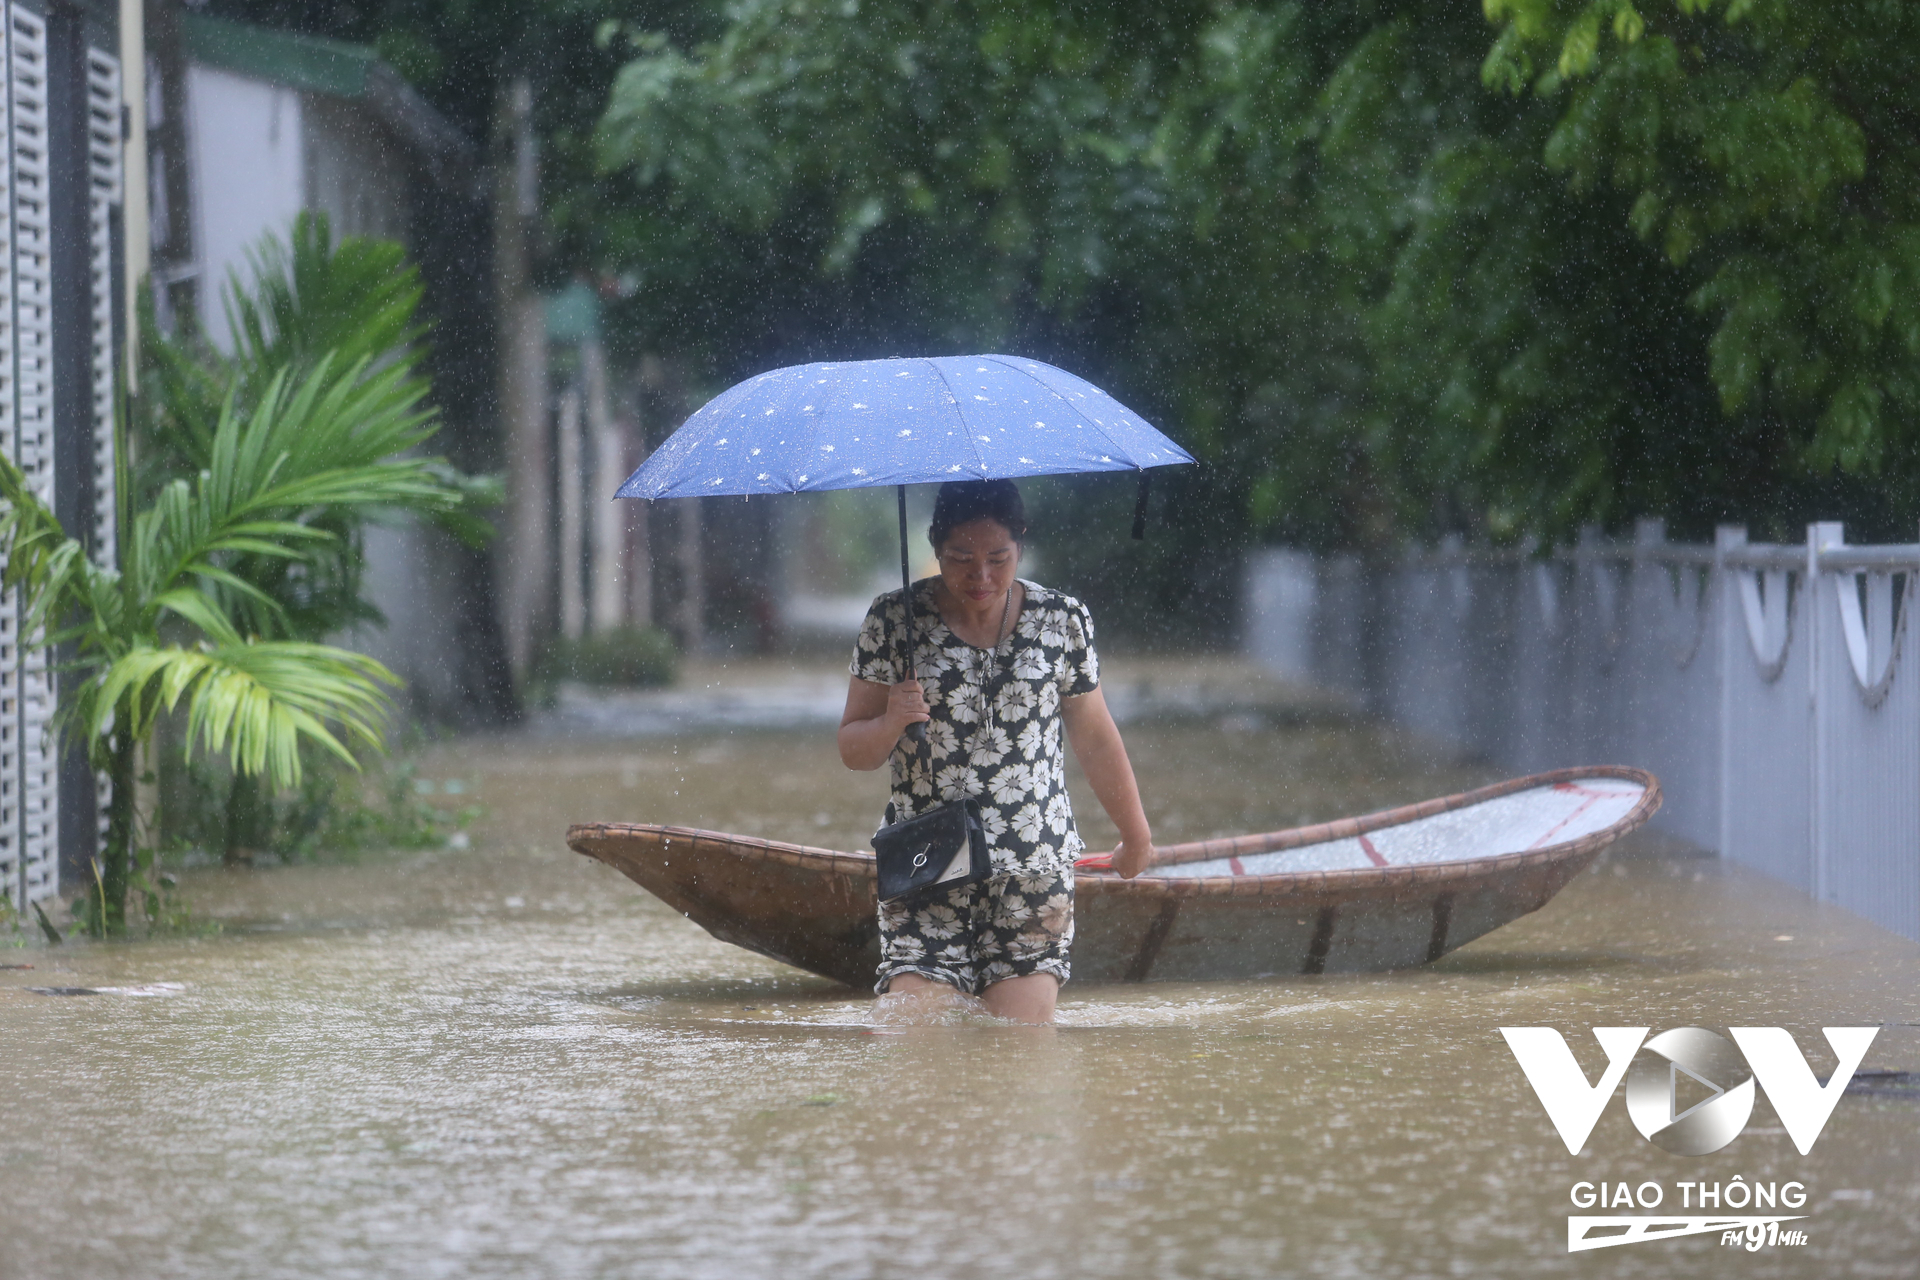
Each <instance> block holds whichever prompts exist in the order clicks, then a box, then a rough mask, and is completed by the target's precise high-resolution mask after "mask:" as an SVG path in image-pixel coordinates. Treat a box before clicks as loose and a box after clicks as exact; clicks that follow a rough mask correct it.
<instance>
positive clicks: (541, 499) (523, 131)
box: [493, 76, 554, 684]
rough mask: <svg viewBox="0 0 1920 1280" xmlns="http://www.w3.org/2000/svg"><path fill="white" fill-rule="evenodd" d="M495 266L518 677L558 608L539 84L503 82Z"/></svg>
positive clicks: (509, 586)
mask: <svg viewBox="0 0 1920 1280" xmlns="http://www.w3.org/2000/svg"><path fill="white" fill-rule="evenodd" d="M495 142H496V150H495V156H496V183H495V194H494V219H493V236H494V246H493V251H494V258H493V261H494V275H495V287H496V290H497V299H496V305H497V306H498V308H499V314H500V338H501V349H502V355H503V359H502V361H501V367H500V410H501V416H502V418H503V419H504V420H505V421H504V425H505V427H506V437H507V537H506V539H505V540H504V541H503V542H501V543H500V544H499V555H500V564H501V575H500V577H501V580H502V581H503V582H504V583H505V585H506V590H505V591H504V592H503V599H502V602H501V614H502V616H501V619H500V623H501V630H502V631H503V632H504V633H505V635H506V640H507V659H508V661H509V662H510V663H511V664H512V666H513V674H514V679H515V682H516V683H520V684H524V682H525V680H526V678H527V674H528V671H529V669H530V668H531V666H532V664H533V650H534V644H535V642H536V641H537V640H538V639H539V633H540V631H541V630H542V627H541V622H542V620H543V619H546V618H548V617H550V616H551V615H552V611H553V585H554V583H553V535H552V523H553V514H552V499H553V456H552V447H551V444H550V442H549V440H548V435H549V432H548V429H547V335H546V316H545V313H544V310H543V308H542V306H541V302H540V296H539V294H538V293H536V292H535V291H534V288H533V262H532V257H533V254H532V243H531V242H532V239H533V233H534V229H535V225H536V220H537V219H538V217H539V214H540V188H539V157H538V154H537V152H536V150H535V139H534V133H533V86H532V85H531V84H529V83H528V81H527V78H526V77H525V76H516V77H514V78H513V80H512V81H511V82H509V83H508V85H507V86H506V90H505V93H504V95H503V97H502V101H501V104H500V114H499V117H498V121H497V126H496V137H495Z"/></svg>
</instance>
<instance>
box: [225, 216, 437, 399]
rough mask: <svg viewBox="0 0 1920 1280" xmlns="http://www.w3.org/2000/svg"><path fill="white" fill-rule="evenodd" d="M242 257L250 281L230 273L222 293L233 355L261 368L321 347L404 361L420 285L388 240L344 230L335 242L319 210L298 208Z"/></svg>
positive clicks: (351, 358)
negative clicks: (289, 225) (284, 226)
mask: <svg viewBox="0 0 1920 1280" xmlns="http://www.w3.org/2000/svg"><path fill="white" fill-rule="evenodd" d="M247 261H248V265H249V267H250V268H251V275H252V277H253V279H252V284H251V287H250V288H249V287H247V286H246V285H245V284H243V283H242V281H241V279H240V276H239V274H238V273H235V274H234V275H233V276H232V277H231V278H230V279H229V280H228V282H227V287H226V289H225V290H224V293H223V297H222V303H223V305H224V306H225V308H226V312H227V327H228V329H229V331H230V332H232V333H233V334H234V335H235V338H236V340H237V341H238V344H239V348H240V359H242V360H244V361H246V362H247V363H250V364H253V365H256V366H258V367H260V368H269V369H270V368H296V369H297V368H303V367H307V366H310V365H312V364H313V363H315V362H316V361H317V360H318V359H319V358H320V357H321V356H323V355H325V354H327V353H332V354H333V355H334V356H335V357H336V358H337V360H338V363H339V364H340V365H341V366H342V367H345V366H349V365H352V364H353V363H355V362H356V361H359V360H361V359H367V360H372V361H381V360H385V359H395V358H399V359H402V360H405V361H406V362H408V363H411V360H410V357H411V355H412V350H411V349H412V346H413V344H414V342H416V341H417V340H418V339H419V338H420V336H421V335H422V334H423V333H425V331H426V329H425V326H423V325H421V324H419V323H418V322H417V321H416V320H415V314H416V312H417V311H418V308H419V305H420V298H421V294H422V287H421V284H420V273H419V271H418V269H417V268H415V267H412V266H409V265H408V264H407V261H406V253H405V250H404V249H402V248H401V246H400V245H399V244H398V243H397V242H395V241H392V240H376V239H371V238H368V237H366V236H345V237H342V238H341V240H340V241H339V243H338V244H335V243H334V240H333V229H332V226H331V224H330V223H329V221H328V219H327V215H326V214H324V213H312V212H308V213H302V214H300V216H299V217H297V218H296V219H294V223H293V235H292V238H291V242H290V243H283V242H282V241H281V240H280V239H279V238H278V237H277V236H272V235H269V236H266V237H264V238H263V239H262V240H261V241H260V243H259V244H258V245H256V246H255V247H254V248H252V249H250V250H248V251H247Z"/></svg>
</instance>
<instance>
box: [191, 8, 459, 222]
mask: <svg viewBox="0 0 1920 1280" xmlns="http://www.w3.org/2000/svg"><path fill="white" fill-rule="evenodd" d="M180 38H181V42H182V43H183V44H184V45H185V46H186V53H187V58H188V60H189V61H192V62H197V63H200V64H202V65H203V66H209V67H218V68H219V69H220V70H222V71H230V72H232V73H233V74H235V75H239V76H246V77H247V78H249V79H252V80H265V81H267V82H268V83H270V84H278V85H284V86H285V87H287V88H289V89H297V90H300V91H301V92H303V93H317V94H323V95H325V96H327V97H330V98H343V99H346V100H348V101H353V102H360V103H363V104H364V105H365V106H366V107H367V109H368V110H369V111H370V112H372V113H373V115H374V116H375V117H377V118H378V119H379V120H380V121H381V123H383V124H385V125H386V126H387V128H388V129H389V130H391V131H392V133H393V134H394V135H395V136H396V137H397V138H398V139H399V140H400V141H402V142H404V143H406V144H407V145H408V146H410V147H411V148H412V149H413V150H414V152H415V153H416V154H417V155H418V156H419V158H420V160H421V162H422V164H423V165H424V167H425V169H426V171H427V175H428V177H430V178H431V179H432V180H433V182H434V185H436V186H441V187H461V188H466V189H469V190H473V189H476V182H477V165H476V151H475V148H474V145H473V142H472V140H471V139H469V138H468V137H467V136H466V135H465V134H464V133H462V132H460V130H459V129H458V128H457V127H456V126H455V125H454V124H453V122H452V121H450V120H448V119H447V118H446V117H445V116H443V115H441V114H440V113H439V112H438V111H436V110H435V109H434V107H433V105H432V104H431V103H429V102H428V101H427V100H426V99H425V98H422V97H421V96H420V95H419V94H418V93H417V92H415V91H414V89H413V86H411V85H409V84H408V83H407V82H406V81H405V80H402V79H401V78H400V74H399V73H398V72H397V71H395V70H394V69H393V68H392V67H390V66H388V65H387V64H386V63H384V62H382V61H380V58H379V56H378V55H377V54H375V53H374V51H373V50H372V49H370V48H368V47H367V46H366V45H360V44H349V43H347V42H346V41H344V40H324V39H321V38H320V37H319V36H304V35H296V34H294V33H293V32H290V31H277V30H274V29H273V28H271V27H258V26H254V25H253V24H251V23H246V22H229V21H227V20H226V19H224V18H209V17H207V16H205V15H204V14H197V13H183V14H181V15H180Z"/></svg>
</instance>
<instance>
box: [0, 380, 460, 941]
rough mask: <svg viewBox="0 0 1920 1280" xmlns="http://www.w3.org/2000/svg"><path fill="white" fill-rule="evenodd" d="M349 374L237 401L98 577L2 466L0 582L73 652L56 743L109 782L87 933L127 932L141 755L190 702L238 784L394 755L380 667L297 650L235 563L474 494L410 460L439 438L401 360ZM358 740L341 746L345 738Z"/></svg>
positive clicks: (192, 730)
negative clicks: (340, 519) (159, 727)
mask: <svg viewBox="0 0 1920 1280" xmlns="http://www.w3.org/2000/svg"><path fill="white" fill-rule="evenodd" d="M368 366H369V360H368V358H367V357H365V356H362V357H361V358H360V359H359V360H358V361H356V362H354V364H352V365H351V366H348V367H347V368H345V369H341V368H339V367H338V366H337V364H336V361H335V359H334V358H333V357H331V356H322V357H321V358H320V359H319V360H318V361H317V362H316V363H315V364H314V365H313V367H312V368H311V369H310V370H309V371H308V372H306V373H305V374H303V375H300V376H297V377H296V376H294V375H293V374H292V373H291V372H290V371H288V370H282V371H281V372H280V373H278V374H276V375H275V376H273V377H272V378H271V379H269V380H268V381H267V383H266V385H265V386H264V387H263V388H262V389H261V390H260V392H259V394H258V397H257V399H256V400H255V401H254V403H253V404H252V406H251V408H250V409H247V410H242V409H241V408H239V407H238V406H237V405H236V402H235V398H234V396H232V395H229V396H228V398H227V400H226V402H225V404H224V405H223V407H222V409H221V412H220V413H219V415H218V417H217V418H216V420H215V422H214V424H213V427H212V430H211V431H210V432H209V433H208V435H207V439H206V465H205V467H204V468H203V469H201V470H200V471H199V472H198V474H197V475H194V476H192V477H191V478H188V477H178V478H175V479H172V480H170V481H168V482H166V483H165V484H164V485H163V486H162V487H161V488H160V490H159V492H158V493H157V495H156V496H155V497H154V499H153V500H152V502H151V503H150V504H148V505H147V506H145V508H144V509H143V510H141V511H140V512H139V513H138V514H137V515H136V516H134V518H133V520H132V521H131V524H130V526H129V527H128V528H126V529H125V530H124V531H123V535H122V538H121V541H120V559H121V563H120V566H119V567H118V568H108V567H103V566H101V565H98V564H95V563H94V562H93V561H92V560H91V559H90V558H89V556H88V554H87V549H86V547H85V546H84V545H83V543H82V542H80V541H79V540H77V539H75V538H73V537H71V536H70V535H69V533H68V531H67V530H65V529H63V528H62V527H61V525H60V523H59V521H58V519H57V518H56V517H55V516H54V514H53V512H52V511H51V510H50V509H49V508H48V507H47V505H46V504H45V503H44V502H42V501H41V500H40V498H39V497H38V496H37V495H36V494H35V493H34V491H33V489H32V487H31V485H30V484H29V483H28V482H27V479H26V477H25V476H24V475H23V474H22V473H21V472H20V470H19V469H18V468H17V467H15V466H14V465H12V464H11V463H10V462H7V461H6V460H5V459H3V458H0V499H4V502H5V508H4V510H3V511H0V556H4V557H5V559H6V571H5V578H4V585H5V586H6V587H9V588H12V587H18V588H20V589H21V591H22V599H23V602H24V605H25V610H24V612H23V617H22V626H21V632H20V634H21V635H22V637H23V638H26V640H27V643H30V644H38V645H42V646H54V645H71V649H70V650H69V651H68V652H70V653H71V655H72V656H71V658H70V660H69V661H68V662H67V663H66V664H65V666H64V667H63V674H62V685H63V693H64V694H65V695H66V696H64V697H63V698H62V706H61V712H60V716H61V720H60V728H61V729H62V731H63V732H78V733H80V734H81V735H83V736H84V738H85V740H86V742H87V744H88V748H89V753H90V757H91V759H92V762H93V764H94V766H95V767H96V768H98V769H102V770H104V771H105V773H106V774H107V777H108V779H109V781H110V783H111V786H112V797H111V801H110V805H109V816H108V829H107V836H106V841H105V847H104V849H103V851H102V857H101V864H100V872H99V876H98V879H97V883H96V885H95V886H94V887H93V888H92V889H91V890H90V891H89V922H90V924H91V925H92V927H93V928H94V929H95V931H97V932H118V931H120V930H121V929H123V928H124V927H125V923H126V895H127V889H128V884H129V874H130V871H131V869H132V867H133V865H134V864H133V858H134V830H133V796H134V782H135V767H136V766H135V761H136V753H137V750H138V748H139V746H140V745H141V744H142V743H145V742H147V741H149V740H150V739H151V738H152V736H153V733H154V730H155V727H156V724H157V723H158V721H159V719H160V718H161V716H162V715H164V714H166V713H168V712H170V711H172V710H173V709H174V708H176V707H180V706H182V705H184V708H185V721H186V748H187V751H188V752H189V754H191V753H192V752H193V751H194V750H196V749H200V750H204V751H205V752H207V753H210V754H213V753H222V752H224V753H225V755H226V756H227V760H228V763H229V764H230V766H231V768H232V770H233V772H234V774H235V776H236V777H258V778H263V779H265V780H267V781H268V782H269V783H270V784H271V785H273V786H275V787H285V786H291V785H295V784H297V783H298V781H299V779H300V775H301V769H302V763H301V748H302V746H303V745H307V746H311V747H316V748H319V749H322V750H324V751H325V752H327V753H330V754H332V755H333V756H336V757H338V758H339V759H341V760H343V761H345V762H346V763H347V764H349V765H353V764H354V757H353V753H352V751H351V750H350V747H349V744H350V743H357V744H359V745H362V746H366V747H370V748H374V749H379V748H380V747H381V746H382V742H383V728H384V718H385V715H386V712H387V710H388V705H389V704H388V698H387V693H386V688H387V687H388V686H392V685H394V684H396V683H397V681H396V680H395V678H394V676H393V675H392V674H391V673H390V672H388V671H387V670H386V668H385V667H383V666H382V665H381V664H380V663H378V662H376V661H374V660H373V659H371V658H368V657H365V656H363V655H361V654H356V653H353V652H350V651H348V650H345V649H341V648H337V647H335V646H332V645H328V644H323V643H318V642H316V641H314V640H311V639H300V638H286V637H287V636H288V633H289V632H290V630H291V628H290V625H289V619H288V608H287V606H286V604H285V603H284V602H283V601H282V600H280V599H276V598H275V596H274V595H273V594H271V593H269V592H268V591H266V590H263V589H262V587H261V586H260V585H258V584H257V583H255V582H254V581H251V580H250V579H249V577H248V576H247V575H246V574H245V573H242V572H238V571H237V570H236V566H237V565H242V564H256V563H270V564H276V565H282V566H287V567H289V568H294V567H297V566H299V565H301V564H304V563H309V562H312V561H313V560H314V559H315V558H316V557H324V556H325V555H327V554H330V553H332V552H333V551H335V550H337V544H338V542H339V541H340V539H341V536H342V535H341V534H340V532H339V531H338V530H337V529H334V528H328V527H324V526H323V524H322V523H320V522H319V521H318V520H317V519H316V517H317V516H319V515H322V514H328V513H331V514H334V515H337V514H338V513H342V512H347V513H360V514H366V513H370V512H372V511H374V510H376V509H381V508H388V509H391V508H395V507H399V508H411V509H415V510H429V511H432V510H452V509H454V508H456V507H458V506H459V505H460V503H461V502H462V495H461V493H460V492H459V490H457V489H455V488H452V487H449V486H448V485H447V484H446V483H445V482H444V480H443V479H442V477H441V475H440V472H439V464H438V463H437V461H436V460H434V459H430V458H422V457H412V456H405V455H407V454H408V452H409V451H410V450H413V449H415V448H416V447H417V446H419V445H420V444H422V443H424V442H425V440H426V439H427V438H428V436H429V435H430V434H431V433H432V431H433V419H432V414H431V413H430V412H429V411H426V410H423V409H422V408H421V407H420V399H421V396H422V394H423V393H424V388H423V387H422V386H421V385H419V384H417V383H414V382H410V380H409V379H410V375H409V372H408V370H407V369H406V368H405V367H404V366H403V365H399V364H395V365H392V366H390V367H388V368H386V369H384V370H372V369H370V368H369V367H368ZM343 739H344V740H343Z"/></svg>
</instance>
